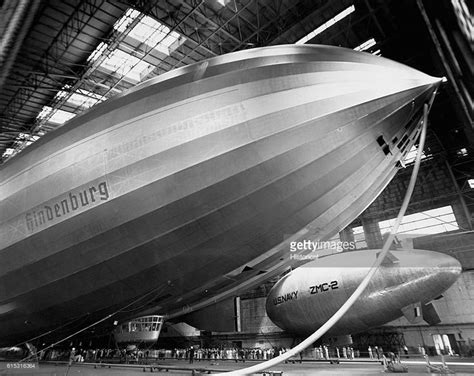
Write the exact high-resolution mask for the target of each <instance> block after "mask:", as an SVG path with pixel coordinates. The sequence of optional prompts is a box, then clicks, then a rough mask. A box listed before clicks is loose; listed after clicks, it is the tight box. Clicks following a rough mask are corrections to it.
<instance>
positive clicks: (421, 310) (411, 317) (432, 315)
mask: <svg viewBox="0 0 474 376" xmlns="http://www.w3.org/2000/svg"><path fill="white" fill-rule="evenodd" d="M402 312H403V315H404V316H405V317H406V319H407V320H408V321H409V322H410V323H411V324H421V323H422V322H423V321H425V322H426V323H427V324H429V325H436V324H439V323H440V322H441V319H440V318H439V315H438V312H436V309H435V307H434V306H433V304H431V303H429V304H421V302H417V303H413V304H410V305H408V306H406V307H404V308H402Z"/></svg>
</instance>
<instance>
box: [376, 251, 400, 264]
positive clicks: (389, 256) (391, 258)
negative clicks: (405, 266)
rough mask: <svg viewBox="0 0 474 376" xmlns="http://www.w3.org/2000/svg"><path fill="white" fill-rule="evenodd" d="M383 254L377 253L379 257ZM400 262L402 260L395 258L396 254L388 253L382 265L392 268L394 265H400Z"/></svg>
mask: <svg viewBox="0 0 474 376" xmlns="http://www.w3.org/2000/svg"><path fill="white" fill-rule="evenodd" d="M381 253H382V252H378V253H377V257H379V256H380V254H381ZM399 262H400V260H399V259H398V258H397V257H396V256H394V254H393V253H392V252H390V251H389V252H388V253H387V255H386V256H385V258H384V260H383V261H382V264H381V265H383V266H390V265H393V264H398V263H399Z"/></svg>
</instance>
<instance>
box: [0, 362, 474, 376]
mask: <svg viewBox="0 0 474 376" xmlns="http://www.w3.org/2000/svg"><path fill="white" fill-rule="evenodd" d="M252 363H254V362H246V363H245V365H246V366H249V365H252ZM432 363H434V364H437V359H433V360H432ZM11 364H12V363H10V368H8V365H9V364H8V363H5V362H0V376H7V375H25V376H26V375H35V376H36V375H43V376H59V375H68V376H75V375H80V376H95V375H99V376H110V375H133V374H135V373H136V374H143V372H144V368H143V366H140V365H122V366H119V365H116V366H112V368H108V367H102V368H94V366H93V365H91V364H80V365H79V364H74V365H73V366H72V367H70V368H69V369H68V366H67V364H64V363H59V364H52V363H40V364H39V365H35V366H34V365H31V367H34V368H23V369H12V368H11V367H12V365H11ZM161 364H163V365H164V364H166V365H167V366H169V367H170V369H169V370H168V372H167V371H165V370H162V371H156V370H155V371H154V372H153V374H154V375H191V374H192V370H193V369H194V370H196V373H195V374H205V373H207V372H204V370H206V371H210V370H216V371H221V372H222V371H230V370H235V369H239V368H242V366H243V364H242V363H238V364H236V363H234V362H225V361H224V362H218V363H217V362H209V361H201V362H196V363H194V364H192V365H191V364H189V363H187V362H184V361H174V360H167V361H165V362H162V363H161ZM403 364H404V365H405V366H407V368H408V373H407V374H408V375H426V374H427V369H426V366H425V363H424V361H423V360H422V359H418V360H415V359H413V360H411V361H409V362H403ZM438 364H439V363H438ZM447 365H448V367H449V369H450V370H451V371H453V372H455V374H456V375H474V363H472V362H470V361H468V360H463V359H455V360H454V359H453V360H452V361H447ZM175 367H176V368H180V369H173V368H175ZM183 368H187V369H189V370H183ZM272 370H273V371H282V375H283V376H305V375H320V376H322V375H324V376H329V375H338V376H344V375H380V374H381V373H384V372H383V366H382V365H380V364H379V363H378V362H363V361H359V362H353V363H341V364H337V365H329V364H327V363H326V362H324V363H323V362H313V361H311V362H310V361H306V362H303V364H299V363H296V364H292V363H288V364H280V365H278V366H276V367H273V368H272ZM146 371H147V372H149V369H146Z"/></svg>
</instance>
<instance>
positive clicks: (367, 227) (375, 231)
mask: <svg viewBox="0 0 474 376" xmlns="http://www.w3.org/2000/svg"><path fill="white" fill-rule="evenodd" d="M361 220H362V227H363V228H364V235H365V242H366V243H367V247H368V248H382V246H383V241H382V233H381V232H380V227H379V223H378V221H377V220H375V219H371V218H370V219H369V218H361Z"/></svg>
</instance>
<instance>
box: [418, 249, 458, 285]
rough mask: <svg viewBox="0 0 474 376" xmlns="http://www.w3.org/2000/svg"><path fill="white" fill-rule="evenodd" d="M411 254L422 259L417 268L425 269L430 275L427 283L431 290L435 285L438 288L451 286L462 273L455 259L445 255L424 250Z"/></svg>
mask: <svg viewBox="0 0 474 376" xmlns="http://www.w3.org/2000/svg"><path fill="white" fill-rule="evenodd" d="M411 252H414V253H418V255H417V256H421V258H422V259H421V260H420V261H422V262H420V263H419V264H418V266H419V267H422V268H423V269H425V270H426V271H427V273H428V274H429V275H430V277H431V278H429V279H430V281H429V283H430V285H431V288H433V289H434V288H435V285H439V286H440V287H441V286H446V287H447V286H451V285H452V284H453V283H454V282H456V280H457V279H458V278H459V276H460V274H461V272H462V266H461V263H460V262H459V261H458V260H457V259H456V258H454V257H452V256H450V255H447V254H445V253H441V252H433V251H425V250H413V251H411ZM415 257H416V256H415ZM446 287H445V288H444V289H446Z"/></svg>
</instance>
